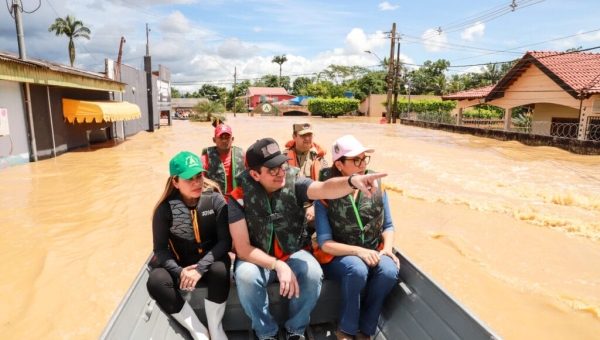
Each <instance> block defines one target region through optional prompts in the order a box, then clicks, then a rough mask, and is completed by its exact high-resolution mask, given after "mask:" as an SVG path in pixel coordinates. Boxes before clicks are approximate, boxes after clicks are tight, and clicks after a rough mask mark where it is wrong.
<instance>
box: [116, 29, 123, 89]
mask: <svg viewBox="0 0 600 340" xmlns="http://www.w3.org/2000/svg"><path fill="white" fill-rule="evenodd" d="M124 43H125V37H121V44H120V45H119V55H118V56H117V66H116V67H115V81H119V71H120V69H121V56H122V55H123V44H124Z"/></svg>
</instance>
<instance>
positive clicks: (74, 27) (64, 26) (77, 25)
mask: <svg viewBox="0 0 600 340" xmlns="http://www.w3.org/2000/svg"><path fill="white" fill-rule="evenodd" d="M53 31H54V32H56V36H59V35H63V34H64V35H66V36H67V37H68V38H69V60H70V61H71V67H73V63H74V62H75V44H74V43H73V39H75V38H86V39H87V40H90V36H89V34H90V33H91V32H90V29H89V28H87V27H85V26H84V25H83V22H82V21H80V20H77V19H75V16H73V15H67V17H66V18H64V19H63V18H56V20H55V21H54V23H53V24H52V26H50V28H48V32H53Z"/></svg>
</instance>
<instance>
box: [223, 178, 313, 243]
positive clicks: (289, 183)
mask: <svg viewBox="0 0 600 340" xmlns="http://www.w3.org/2000/svg"><path fill="white" fill-rule="evenodd" d="M298 171H299V169H298V168H296V167H290V168H289V169H288V170H287V171H286V174H285V176H286V177H285V186H284V187H283V188H281V189H279V190H277V191H275V192H274V193H273V195H272V196H271V198H270V199H269V197H268V196H267V193H266V192H265V190H264V188H263V187H262V185H261V184H260V183H259V182H257V181H255V180H254V179H253V178H252V177H251V176H250V173H249V172H250V170H246V171H244V172H242V173H241V174H240V175H239V176H238V177H237V179H238V183H239V187H238V188H236V189H235V190H234V191H232V192H231V194H230V195H231V197H232V199H230V200H229V204H239V205H241V206H242V207H243V208H244V212H245V215H246V224H247V225H248V235H249V238H250V244H251V245H252V246H254V247H256V248H259V249H261V250H262V251H264V252H265V253H267V254H273V239H274V237H276V239H277V241H278V243H279V247H280V248H281V249H282V250H283V251H284V252H285V253H286V254H293V253H295V252H296V251H298V250H300V249H302V248H305V247H307V246H308V245H309V244H310V239H309V236H308V232H307V231H306V216H305V212H304V208H303V207H302V206H301V205H298V202H297V200H296V174H297V173H298Z"/></svg>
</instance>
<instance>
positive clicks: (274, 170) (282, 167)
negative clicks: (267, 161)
mask: <svg viewBox="0 0 600 340" xmlns="http://www.w3.org/2000/svg"><path fill="white" fill-rule="evenodd" d="M289 168H290V166H289V165H288V164H287V163H283V164H281V165H280V166H276V167H274V168H268V170H267V172H268V173H269V175H271V176H273V177H275V176H277V175H279V172H280V171H281V170H283V171H284V172H285V171H288V169H289Z"/></svg>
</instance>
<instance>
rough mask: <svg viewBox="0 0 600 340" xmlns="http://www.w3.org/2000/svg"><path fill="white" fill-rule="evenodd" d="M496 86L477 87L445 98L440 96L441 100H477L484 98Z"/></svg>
mask: <svg viewBox="0 0 600 340" xmlns="http://www.w3.org/2000/svg"><path fill="white" fill-rule="evenodd" d="M494 86H496V85H488V86H484V87H478V88H476V89H470V90H465V91H460V92H456V93H450V94H447V95H445V96H442V100H463V99H477V98H485V97H486V96H487V95H488V94H489V93H490V91H492V89H493V88H494Z"/></svg>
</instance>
